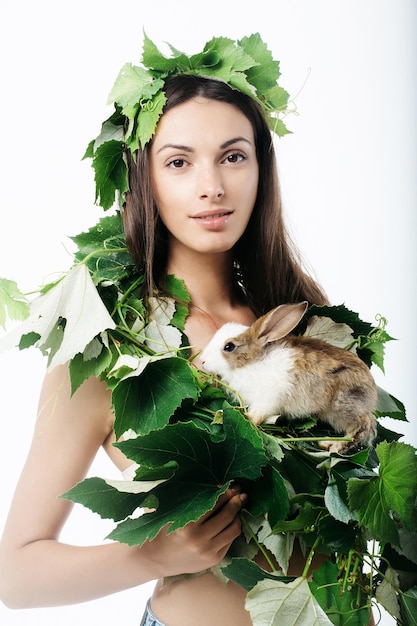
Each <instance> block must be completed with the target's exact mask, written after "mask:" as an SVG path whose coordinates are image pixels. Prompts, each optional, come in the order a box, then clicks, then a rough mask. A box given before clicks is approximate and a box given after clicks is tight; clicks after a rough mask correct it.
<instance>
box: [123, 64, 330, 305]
mask: <svg viewBox="0 0 417 626" xmlns="http://www.w3.org/2000/svg"><path fill="white" fill-rule="evenodd" d="M165 95H166V97H167V102H166V104H165V107H164V112H166V111H169V110H170V109H172V108H174V107H175V106H177V105H179V104H181V103H183V102H186V101H188V100H190V99H192V98H194V97H196V96H202V97H205V98H210V99H213V100H217V101H222V102H226V103H228V104H231V105H233V106H235V107H237V108H238V109H239V110H240V111H242V113H244V115H246V117H247V118H248V119H249V121H250V122H251V124H252V127H253V130H254V135H255V144H256V154H257V159H258V165H259V184H258V194H257V198H256V201H255V205H254V208H253V212H252V215H251V218H250V220H249V223H248V226H247V228H246V231H245V233H244V234H243V236H242V237H241V239H240V240H239V241H238V242H237V243H236V245H235V247H234V249H233V262H234V266H235V269H236V282H239V284H240V285H241V287H242V289H243V291H244V293H245V295H246V298H247V301H248V304H249V306H250V307H251V308H252V309H253V311H254V313H255V314H256V315H262V314H264V313H266V312H267V311H269V310H270V309H272V308H274V307H275V306H277V305H278V304H282V303H285V302H298V301H300V300H308V302H310V303H311V304H319V305H320V304H326V303H327V298H326V296H325V294H324V292H323V291H322V289H321V288H320V286H319V285H318V284H317V283H316V282H315V281H314V280H313V279H312V278H311V277H310V276H309V275H308V274H307V273H306V272H305V271H304V270H303V267H302V263H301V260H300V256H299V253H298V251H297V250H296V247H295V246H294V243H293V242H292V241H291V238H290V236H289V233H288V231H287V229H286V226H285V223H284V219H283V211H282V205H281V193H280V187H279V181H278V172H277V166H276V160H275V153H274V147H273V144H272V139H271V132H270V129H269V127H268V124H267V122H266V120H265V117H264V115H263V112H262V109H261V107H260V106H259V105H258V104H257V102H256V101H255V100H254V99H253V98H251V97H250V96H247V95H246V94H244V93H242V92H241V91H238V90H235V89H232V88H231V87H229V85H227V84H226V83H223V82H221V81H219V80H214V79H208V78H203V77H201V76H189V75H187V76H175V77H172V78H169V79H168V80H167V81H166V83H165ZM149 149H150V148H149V144H148V145H147V146H146V147H145V148H144V150H140V149H139V150H138V153H137V155H135V159H134V158H133V156H132V154H129V153H128V155H127V158H128V169H129V186H130V192H129V193H128V194H127V196H126V205H125V207H124V210H123V219H124V228H125V234H126V242H127V245H128V248H129V250H130V252H131V254H132V256H133V258H134V260H135V262H136V264H137V266H138V267H139V269H140V270H141V271H143V272H144V273H145V276H146V288H145V289H146V294H145V295H150V294H151V293H152V292H153V291H154V290H155V289H161V290H163V282H164V276H165V269H166V263H167V252H168V237H167V231H166V228H165V226H164V224H163V223H162V221H161V220H160V218H159V215H158V209H157V206H156V204H155V200H154V196H153V192H152V186H151V181H150V168H149Z"/></svg>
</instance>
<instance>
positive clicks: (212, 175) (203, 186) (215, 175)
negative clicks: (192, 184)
mask: <svg viewBox="0 0 417 626" xmlns="http://www.w3.org/2000/svg"><path fill="white" fill-rule="evenodd" d="M198 185H199V190H198V191H199V193H198V195H199V198H201V199H208V200H212V201H216V200H219V199H220V198H222V197H223V196H224V187H223V181H222V176H221V173H220V172H219V170H218V168H216V167H215V166H212V165H208V166H206V167H204V168H202V170H201V172H200V176H199V181H198Z"/></svg>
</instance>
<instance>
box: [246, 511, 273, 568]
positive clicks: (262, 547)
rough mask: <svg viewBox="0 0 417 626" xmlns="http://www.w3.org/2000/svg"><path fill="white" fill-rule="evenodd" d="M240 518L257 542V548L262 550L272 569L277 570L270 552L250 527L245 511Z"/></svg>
mask: <svg viewBox="0 0 417 626" xmlns="http://www.w3.org/2000/svg"><path fill="white" fill-rule="evenodd" d="M240 518H241V520H242V523H243V525H244V527H245V529H246V530H247V531H248V533H249V535H250V536H251V538H252V539H253V540H254V542H255V543H256V546H257V548H258V549H259V550H260V552H262V554H263V556H264V557H265V560H266V562H267V563H268V565H269V567H270V568H271V571H272V572H275V571H276V567H275V565H274V563H273V562H272V560H271V558H270V556H269V554H268V552H267V551H266V550H265V548H264V546H263V545H262V544H261V543H259V541H258V538H257V536H256V535H255V533H254V532H253V530H252V528H251V527H250V524H249V522H248V520H247V519H246V517H245V515H244V514H243V512H242V513H241V514H240Z"/></svg>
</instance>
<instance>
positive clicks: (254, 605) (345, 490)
mask: <svg viewBox="0 0 417 626" xmlns="http://www.w3.org/2000/svg"><path fill="white" fill-rule="evenodd" d="M73 240H74V242H75V243H76V244H77V246H78V251H77V252H76V254H75V263H74V265H73V267H72V268H71V269H70V270H69V271H68V272H67V273H66V274H65V275H64V276H63V277H61V278H60V279H59V280H58V281H56V282H55V283H52V284H48V285H46V286H45V287H43V288H42V289H41V290H40V295H39V296H38V297H37V298H35V299H34V300H33V301H32V302H31V303H30V304H29V302H28V301H27V300H26V298H25V296H24V295H23V294H21V293H20V291H19V289H18V287H17V285H16V283H14V282H13V281H10V280H6V279H0V324H2V325H4V324H5V320H6V317H7V316H8V317H9V318H11V319H18V320H22V322H21V324H19V325H18V326H17V327H16V328H14V329H13V330H11V331H10V332H9V333H8V334H6V335H5V336H4V337H3V338H2V339H1V340H0V349H6V348H11V347H12V346H15V345H18V346H19V348H20V349H23V348H28V347H30V346H36V347H37V348H39V349H40V350H42V352H43V353H44V354H45V355H46V356H47V357H48V367H49V368H52V367H54V366H55V365H57V364H59V363H64V362H67V361H68V362H69V372H70V379H71V390H72V393H74V392H75V391H76V390H77V389H78V387H79V386H80V385H81V384H82V383H83V382H84V381H85V380H86V379H87V378H89V377H90V376H97V377H100V378H101V379H102V380H104V381H105V382H106V384H107V386H108V387H109V388H110V389H111V391H112V404H113V409H114V413H115V432H116V436H117V438H118V439H119V442H118V443H117V444H115V445H116V446H117V447H118V448H120V449H121V450H122V451H123V453H124V454H125V455H126V456H127V457H128V458H129V459H131V460H132V462H134V463H136V464H137V465H138V468H137V470H136V474H135V477H134V480H131V481H114V480H104V479H102V478H88V479H86V480H84V481H82V482H81V483H79V484H78V485H76V486H75V487H74V488H73V489H71V490H70V491H69V492H67V493H66V494H64V496H63V497H65V498H68V499H70V500H72V501H74V502H79V503H82V504H84V505H85V506H87V507H89V508H90V509H91V510H93V511H95V512H97V513H99V514H100V515H101V516H102V517H103V518H110V519H113V520H114V521H115V522H116V525H115V528H114V530H113V531H112V532H111V533H110V535H109V538H111V539H114V540H117V541H121V542H123V543H127V544H129V545H141V544H142V543H143V542H144V541H145V540H146V539H150V540H152V539H153V538H154V537H155V536H156V535H157V533H158V532H159V531H160V530H161V529H162V528H163V527H165V526H166V525H169V530H168V532H172V531H174V530H175V529H178V528H181V527H183V526H184V525H185V524H187V523H188V522H189V521H192V520H197V519H198V518H200V516H201V515H203V514H204V513H205V512H206V511H208V510H210V509H211V508H212V507H213V506H214V504H215V503H216V501H217V499H218V498H219V496H220V495H221V494H222V493H224V492H225V491H226V489H227V488H228V487H229V486H230V484H231V483H232V482H233V481H235V480H236V481H238V482H239V483H240V484H241V485H242V487H243V488H244V490H245V492H247V493H248V494H249V502H248V505H247V507H246V509H245V510H244V511H243V512H242V522H243V528H244V534H243V538H241V539H240V540H239V541H237V542H235V545H234V546H233V549H232V550H231V551H230V555H229V556H228V558H227V559H226V560H225V561H224V562H223V563H222V564H221V565H220V566H219V567H218V568H216V571H215V573H217V575H218V576H220V577H221V578H222V579H223V580H225V581H226V580H233V581H235V582H236V583H238V584H239V585H241V586H242V587H244V588H245V589H246V590H247V601H246V608H247V610H248V611H250V614H251V618H252V620H253V623H254V625H255V626H262V625H264V624H267V623H268V624H272V623H275V621H274V619H281V617H279V618H278V617H276V616H282V615H283V614H285V616H286V617H285V623H286V624H296V623H299V622H298V621H297V620H299V619H300V614H302V616H303V619H304V622H303V623H308V624H330V623H331V624H336V625H345V624H346V625H348V624H349V626H351V625H352V626H356V625H358V626H359V625H361V626H365V625H366V624H368V621H369V610H370V608H371V606H373V607H375V606H376V607H377V606H378V604H380V605H381V606H383V607H384V608H385V609H386V610H387V611H389V613H390V614H391V615H393V616H394V618H395V619H396V620H397V623H398V624H402V625H404V626H409V625H411V624H416V623H417V622H416V617H415V616H416V615H417V585H416V582H417V574H416V569H417V565H416V564H417V542H416V530H417V514H416V507H415V502H416V496H417V480H416V476H417V461H416V450H415V449H414V448H413V447H412V446H411V445H409V444H407V443H402V442H400V441H398V440H399V439H400V437H401V435H400V434H398V433H396V432H393V431H390V430H387V429H386V428H384V427H383V426H382V425H381V424H378V438H377V441H376V444H375V448H370V449H362V450H359V451H357V452H356V453H354V454H351V455H347V456H343V455H339V454H331V455H330V454H329V453H328V452H325V451H323V450H321V449H320V448H319V447H318V445H317V442H318V441H319V440H320V439H326V440H327V439H329V438H331V437H332V433H331V432H329V431H328V430H325V429H324V427H323V425H322V424H320V423H318V422H317V420H316V419H315V418H314V416H306V419H305V420H303V421H301V422H292V423H291V424H285V423H282V424H281V423H280V421H278V423H277V424H275V425H267V424H265V425H263V426H262V427H255V426H253V425H252V423H251V422H250V421H249V420H247V419H246V417H245V412H244V407H242V406H241V404H240V403H239V401H238V399H237V398H236V397H235V396H231V395H230V393H229V392H228V390H227V389H226V388H225V387H223V386H222V385H221V384H217V385H216V386H214V385H213V377H212V376H209V375H207V374H205V373H204V372H202V371H201V370H199V369H197V368H196V367H195V365H194V364H193V362H192V359H191V358H190V354H189V347H188V343H187V340H186V337H185V335H184V334H183V330H184V322H185V319H186V317H187V314H188V306H187V303H188V302H189V297H188V294H187V292H186V290H185V288H184V285H183V283H182V282H181V281H179V280H177V279H176V278H175V277H173V276H170V277H169V279H168V287H169V292H170V294H171V296H172V297H170V298H162V297H155V298H150V299H149V301H148V302H146V303H145V302H144V300H143V299H142V296H141V286H142V280H143V277H142V276H141V275H140V274H139V273H138V272H137V270H136V269H135V267H134V264H133V261H132V259H131V257H130V256H129V254H128V252H127V250H126V247H125V242H124V236H123V232H122V227H121V221H120V216H119V214H118V213H117V214H115V215H112V216H107V217H104V218H102V219H101V220H100V221H99V222H98V224H96V226H94V227H93V228H91V229H90V230H89V231H88V232H86V233H81V234H79V235H77V236H76V237H74V238H73ZM6 313H7V314H6ZM301 332H302V333H308V334H313V335H315V336H321V338H326V339H327V340H328V341H330V342H333V343H334V342H336V343H340V341H342V342H344V345H345V347H346V348H347V349H351V350H352V349H353V350H356V351H357V353H358V354H359V356H360V357H361V358H362V359H363V360H364V361H365V362H366V363H367V364H368V365H369V366H371V365H372V364H375V365H377V366H379V367H380V368H382V369H383V355H384V343H385V342H386V341H389V340H390V339H391V337H390V336H389V335H388V334H387V332H386V331H385V320H383V319H382V320H381V323H380V324H379V325H378V326H376V327H375V326H372V325H371V324H369V323H367V322H364V321H362V320H361V319H360V318H359V316H358V315H357V314H356V313H354V312H352V311H350V310H348V309H347V308H346V307H345V306H337V307H328V306H324V307H317V306H312V307H310V309H309V310H308V311H307V313H306V316H305V319H304V320H303V325H302V326H301ZM376 415H377V417H382V416H389V417H392V418H394V419H397V420H405V419H406V417H405V409H404V406H403V404H402V403H401V402H400V401H399V400H397V399H396V398H394V397H393V396H391V395H390V394H388V393H387V392H385V391H383V390H382V389H379V400H378V407H377V411H376ZM138 507H147V508H149V509H152V511H151V512H148V513H145V514H143V515H140V516H137V514H136V512H137V509H138ZM294 541H298V542H299V543H300V545H301V548H302V549H303V551H304V553H305V556H306V560H305V569H304V571H303V573H302V575H301V576H298V577H293V576H288V574H287V568H288V564H289V560H290V557H291V554H292V551H293V545H294ZM258 550H261V551H262V552H263V553H264V555H265V557H266V559H267V561H268V562H269V563H270V564H271V570H272V571H266V570H264V569H262V568H261V567H259V566H258V565H257V564H256V563H255V562H254V561H253V560H252V559H253V556H254V554H255V552H256V551H258ZM315 553H322V554H325V555H327V556H328V557H329V558H328V560H326V561H325V562H324V563H323V564H322V565H321V566H320V567H319V568H318V569H315V570H314V571H313V572H312V569H313V568H312V559H313V556H314V554H315ZM273 558H274V559H276V561H277V562H278V563H279V565H280V568H281V569H280V570H276V567H274V566H273V563H272V560H271V559H273Z"/></svg>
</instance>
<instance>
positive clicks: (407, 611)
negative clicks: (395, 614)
mask: <svg viewBox="0 0 417 626" xmlns="http://www.w3.org/2000/svg"><path fill="white" fill-rule="evenodd" d="M400 605H401V618H402V624H404V626H416V625H417V587H413V588H412V589H408V591H406V592H405V593H402V594H400Z"/></svg>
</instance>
